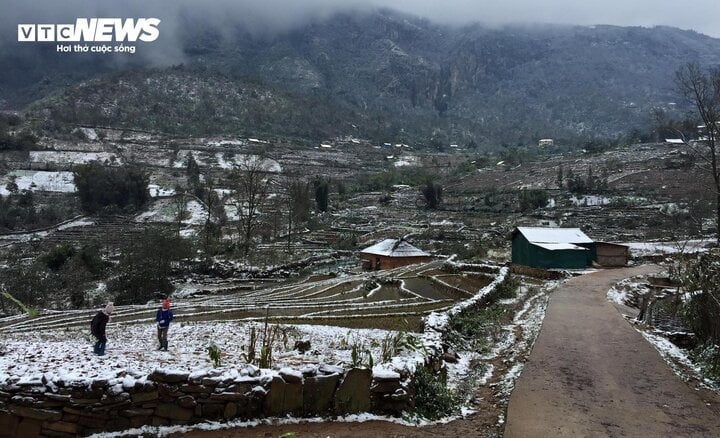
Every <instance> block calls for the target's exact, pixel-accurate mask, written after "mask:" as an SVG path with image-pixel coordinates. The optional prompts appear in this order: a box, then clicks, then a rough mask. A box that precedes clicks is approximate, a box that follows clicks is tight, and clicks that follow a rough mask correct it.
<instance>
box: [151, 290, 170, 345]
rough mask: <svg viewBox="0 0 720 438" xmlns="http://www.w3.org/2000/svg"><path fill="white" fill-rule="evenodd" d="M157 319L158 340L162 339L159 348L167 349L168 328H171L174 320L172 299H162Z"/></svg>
mask: <svg viewBox="0 0 720 438" xmlns="http://www.w3.org/2000/svg"><path fill="white" fill-rule="evenodd" d="M155 320H156V321H157V325H158V341H160V346H159V347H158V350H165V351H167V349H168V340H167V334H168V329H169V328H170V322H171V321H172V320H173V313H172V310H170V300H167V299H165V300H163V301H162V307H161V308H160V309H158V311H157V314H156V315H155Z"/></svg>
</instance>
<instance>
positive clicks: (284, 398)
mask: <svg viewBox="0 0 720 438" xmlns="http://www.w3.org/2000/svg"><path fill="white" fill-rule="evenodd" d="M302 410H303V385H302V384H300V383H286V382H285V380H283V378H282V377H280V376H275V377H273V379H272V382H271V384H270V390H269V391H268V393H267V395H266V396H265V401H264V403H263V411H264V412H265V415H267V416H271V417H277V416H283V415H286V414H296V415H300V414H302Z"/></svg>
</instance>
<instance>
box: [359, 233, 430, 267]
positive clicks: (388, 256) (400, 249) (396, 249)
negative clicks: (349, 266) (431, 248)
mask: <svg viewBox="0 0 720 438" xmlns="http://www.w3.org/2000/svg"><path fill="white" fill-rule="evenodd" d="M360 256H361V257H362V259H363V268H365V269H370V270H379V269H391V268H397V267H398V266H405V265H412V264H415V263H424V262H427V261H429V260H430V254H428V253H426V252H425V251H423V250H421V249H419V248H416V247H414V246H413V245H411V244H410V243H409V242H408V241H407V240H405V239H385V240H382V241H380V242H378V243H376V244H374V245H372V246H369V247H367V248H365V249H364V250H362V251H360Z"/></svg>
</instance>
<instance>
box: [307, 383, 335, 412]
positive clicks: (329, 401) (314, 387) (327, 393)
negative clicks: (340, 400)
mask: <svg viewBox="0 0 720 438" xmlns="http://www.w3.org/2000/svg"><path fill="white" fill-rule="evenodd" d="M339 382H340V376H339V375H338V374H331V375H329V376H316V377H307V378H305V384H304V385H303V406H304V407H305V414H306V415H324V414H327V413H329V412H331V411H332V409H333V396H334V395H335V390H336V389H337V387H338V383H339Z"/></svg>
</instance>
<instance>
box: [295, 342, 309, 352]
mask: <svg viewBox="0 0 720 438" xmlns="http://www.w3.org/2000/svg"><path fill="white" fill-rule="evenodd" d="M310 348H312V347H311V346H310V341H295V345H294V346H293V349H294V350H297V351H298V353H300V354H303V353H305V352H306V351H309V350H310Z"/></svg>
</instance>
